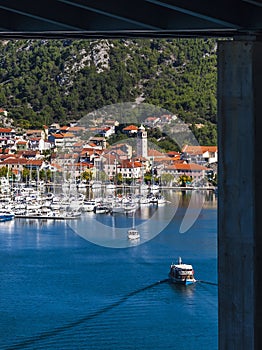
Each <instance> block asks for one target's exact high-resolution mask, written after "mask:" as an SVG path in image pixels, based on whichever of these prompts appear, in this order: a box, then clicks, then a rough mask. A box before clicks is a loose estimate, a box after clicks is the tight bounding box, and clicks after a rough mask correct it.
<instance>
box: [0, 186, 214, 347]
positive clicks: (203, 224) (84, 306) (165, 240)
mask: <svg viewBox="0 0 262 350" xmlns="http://www.w3.org/2000/svg"><path fill="white" fill-rule="evenodd" d="M163 195H164V196H165V198H166V199H167V201H168V202H167V204H165V205H164V206H159V207H157V206H156V205H154V204H150V205H144V206H141V207H140V208H138V209H137V210H136V212H135V226H136V227H138V226H139V227H140V228H139V233H140V235H141V237H140V240H139V243H140V244H137V243H134V242H133V243H132V242H130V246H129V247H126V249H116V243H117V242H118V241H119V242H120V241H121V239H122V238H123V242H125V243H127V244H128V241H129V240H128V239H127V230H128V229H129V228H130V227H132V226H133V214H132V215H130V216H129V215H123V214H116V215H111V214H110V213H108V214H101V215H100V214H99V215H96V214H95V213H94V212H93V211H91V212H84V213H82V214H81V217H80V219H78V220H68V221H66V220H35V219H32V220H31V219H21V218H15V219H14V220H11V221H8V222H3V223H1V225H0V251H1V254H0V259H2V260H1V269H0V271H1V286H0V292H1V300H0V307H1V310H3V312H2V313H1V316H0V326H1V327H0V348H1V349H45V350H51V349H54V348H57V349H77V348H79V349H90V348H91V349H93V350H101V349H103V350H109V349H114V348H120V349H129V350H134V349H146V350H149V349H159V350H162V349H168V348H170V349H174V348H177V349H179V350H188V349H192V350H193V349H194V350H210V349H212V350H216V349H218V346H217V325H218V319H217V286H216V285H215V283H216V282H217V246H216V244H217V232H216V227H217V225H216V223H217V209H216V197H215V196H214V195H213V194H212V195H211V193H207V192H196V193H195V195H196V198H195V199H194V202H193V203H194V205H197V203H199V202H201V200H202V198H203V197H204V204H203V207H202V211H201V215H200V216H199V217H198V219H197V220H196V221H195V223H194V224H193V225H192V226H191V228H190V229H189V230H188V231H187V232H186V233H183V234H181V233H179V227H180V225H181V221H182V218H183V217H184V216H185V213H186V211H187V210H188V203H189V202H190V199H192V198H191V196H192V191H189V192H185V193H184V194H183V193H181V192H177V191H165V192H164V193H163ZM169 202H171V203H169ZM178 203H179V205H178ZM193 203H191V204H193ZM175 205H177V209H176V212H175V213H174V215H173V218H172V220H171V221H170V222H169V224H168V225H167V226H165V228H164V229H162V231H159V232H158V234H156V235H155V236H154V237H151V239H149V238H150V237H149V236H150V233H152V232H153V230H154V228H155V227H156V226H157V225H160V223H161V222H162V223H163V222H165V221H166V219H167V216H166V215H167V214H166V211H167V210H168V209H169V208H170V209H174V208H175ZM192 206H193V205H192ZM154 215H155V216H154ZM141 223H145V226H144V227H141ZM81 225H83V227H85V230H84V231H83V232H82V231H81V227H80V226H81ZM100 225H102V226H101V227H102V228H103V231H102V229H100ZM118 229H119V230H120V231H121V232H119V234H118V231H117V230H118ZM106 230H108V232H107V233H104V231H106ZM84 233H86V236H85V237H84ZM146 237H147V238H148V240H147V241H145V238H146ZM100 238H101V239H102V241H100ZM92 241H93V242H92ZM112 242H114V243H115V244H114V247H112V248H109V247H108V246H109V245H110V243H112ZM121 242H122V241H121ZM102 243H103V244H104V245H103V244H102ZM106 244H107V245H106ZM178 256H182V258H183V261H185V262H189V263H190V264H192V266H193V267H194V270H195V271H196V274H197V279H198V280H200V281H209V282H213V284H207V283H205V284H204V283H202V282H199V283H194V284H192V285H191V286H188V287H186V288H185V287H184V286H180V285H178V284H175V283H169V279H168V278H167V267H168V266H169V263H170V262H171V261H172V260H173V259H174V257H178ZM51 315H52V317H50V316H51ZM189 335H190V336H189ZM185 339H186V340H187V341H186V342H185ZM174 344H175V346H174Z"/></svg>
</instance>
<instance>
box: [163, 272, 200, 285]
mask: <svg viewBox="0 0 262 350" xmlns="http://www.w3.org/2000/svg"><path fill="white" fill-rule="evenodd" d="M168 277H169V279H170V281H171V282H172V283H175V284H180V285H183V286H189V285H190V284H194V283H196V280H195V279H184V280H179V279H177V278H175V277H172V276H170V274H169V275H168Z"/></svg>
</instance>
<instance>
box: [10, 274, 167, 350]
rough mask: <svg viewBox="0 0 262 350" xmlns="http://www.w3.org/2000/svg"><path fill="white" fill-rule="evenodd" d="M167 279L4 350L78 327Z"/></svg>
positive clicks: (17, 347)
mask: <svg viewBox="0 0 262 350" xmlns="http://www.w3.org/2000/svg"><path fill="white" fill-rule="evenodd" d="M168 281H169V279H168V278H166V279H164V280H161V281H157V282H155V283H152V284H150V285H148V286H145V287H143V288H139V289H137V290H134V291H132V292H130V293H128V294H126V295H124V296H123V297H121V298H120V299H119V300H118V301H116V302H114V303H112V304H110V305H108V306H105V307H103V308H101V309H100V310H97V311H95V312H93V313H91V314H89V315H87V316H84V317H81V318H79V319H78V320H76V321H74V322H71V323H68V324H65V325H63V326H60V327H56V328H54V329H52V330H50V331H46V332H43V333H40V334H36V335H34V336H32V337H28V338H27V339H25V340H23V341H21V342H19V343H15V344H13V345H10V346H8V347H6V348H5V350H15V349H24V348H25V347H27V346H30V345H32V344H34V343H37V342H41V341H43V340H45V339H48V338H51V337H55V336H57V335H59V334H61V333H64V332H66V331H68V330H70V329H72V328H74V327H78V326H80V325H82V324H84V323H86V322H88V321H90V320H93V319H94V318H96V317H98V316H100V315H102V314H104V313H106V312H108V311H111V310H112V309H114V308H116V307H118V306H119V305H121V304H123V303H124V302H126V301H127V300H128V299H129V298H132V297H133V296H134V295H137V294H139V293H142V292H144V291H146V290H149V289H151V288H154V287H156V286H158V285H159V284H163V283H166V282H168Z"/></svg>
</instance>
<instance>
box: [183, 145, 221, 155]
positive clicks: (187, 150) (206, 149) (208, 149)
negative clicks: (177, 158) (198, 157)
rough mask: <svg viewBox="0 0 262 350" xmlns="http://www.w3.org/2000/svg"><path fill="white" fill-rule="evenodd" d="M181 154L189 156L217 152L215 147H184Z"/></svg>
mask: <svg viewBox="0 0 262 350" xmlns="http://www.w3.org/2000/svg"><path fill="white" fill-rule="evenodd" d="M182 152H185V153H189V154H203V153H205V152H217V146H189V145H185V146H184V147H183V149H182Z"/></svg>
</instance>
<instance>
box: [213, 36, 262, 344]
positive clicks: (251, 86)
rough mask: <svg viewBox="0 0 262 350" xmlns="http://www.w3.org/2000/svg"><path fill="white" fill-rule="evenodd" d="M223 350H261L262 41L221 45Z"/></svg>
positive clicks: (220, 295) (253, 38) (242, 40)
mask: <svg viewBox="0 0 262 350" xmlns="http://www.w3.org/2000/svg"><path fill="white" fill-rule="evenodd" d="M218 137H219V142H218V149H219V171H218V173H219V179H218V181H219V193H218V272H219V289H218V298H219V349H220V350H254V349H262V170H261V166H262V38H261V37H260V38H259V37H256V36H248V37H243V38H242V37H239V38H236V39H235V40H221V41H218Z"/></svg>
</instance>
